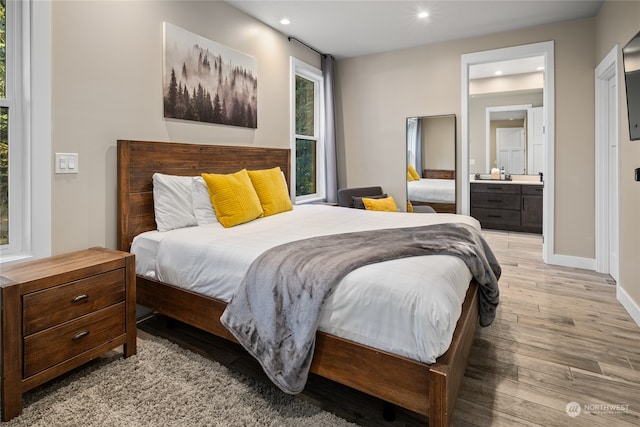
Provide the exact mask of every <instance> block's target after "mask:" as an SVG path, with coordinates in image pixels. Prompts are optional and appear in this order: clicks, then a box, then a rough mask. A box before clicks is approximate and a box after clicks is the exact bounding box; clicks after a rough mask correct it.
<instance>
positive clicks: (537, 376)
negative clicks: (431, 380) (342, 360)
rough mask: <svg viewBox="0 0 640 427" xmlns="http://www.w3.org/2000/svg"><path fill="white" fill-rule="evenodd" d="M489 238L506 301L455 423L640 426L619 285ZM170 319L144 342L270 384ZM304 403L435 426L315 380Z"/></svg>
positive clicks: (638, 352)
mask: <svg viewBox="0 0 640 427" xmlns="http://www.w3.org/2000/svg"><path fill="white" fill-rule="evenodd" d="M483 234H484V235H485V237H486V239H487V241H488V242H489V244H490V246H491V247H492V248H493V250H494V252H495V254H496V256H497V258H498V260H499V261H500V263H501V266H502V269H503V273H502V277H501V279H500V291H501V303H500V306H499V307H498V315H497V318H496V320H495V321H494V323H493V324H492V325H491V326H489V327H487V328H479V330H478V333H477V336H476V339H475V341H474V345H473V348H472V350H471V357H470V360H469V365H468V367H467V370H466V372H465V377H464V381H463V384H462V388H461V390H460V394H459V397H458V401H457V404H456V409H455V412H454V420H453V425H455V426H480V427H486V426H545V427H546V426H572V425H576V426H614V425H615V426H634V425H636V426H637V425H640V327H638V325H636V324H635V323H634V322H633V320H632V319H631V317H630V316H629V315H628V314H627V313H626V311H625V310H624V309H623V308H622V306H621V305H620V303H618V301H617V300H616V298H615V283H614V282H613V280H612V279H611V278H610V277H609V276H608V275H601V274H597V273H594V272H591V271H587V270H580V269H572V268H564V267H556V266H550V265H546V264H544V263H543V262H542V239H541V237H540V236H537V235H530V234H520V233H507V232H494V231H484V232H483ZM165 320H166V319H163V318H162V317H159V316H154V317H152V318H149V319H147V320H145V321H143V322H141V323H140V324H139V329H140V331H141V334H140V337H141V338H142V339H144V336H145V333H152V334H155V335H160V336H164V337H166V338H169V339H171V340H173V341H174V342H177V343H178V344H180V345H183V346H185V347H187V348H190V349H192V350H193V351H196V352H198V353H200V354H203V355H204V356H206V357H210V358H212V359H215V360H217V361H218V362H220V363H223V364H225V365H228V366H230V367H232V368H233V369H236V370H239V371H241V372H243V373H245V374H248V375H251V376H253V377H255V378H258V379H259V380H261V381H264V382H268V380H267V379H266V376H265V375H264V374H263V373H262V371H261V368H260V366H259V365H258V364H257V363H256V362H255V361H254V360H253V359H251V358H250V357H249V356H247V355H246V353H245V352H244V351H243V350H242V349H241V348H240V347H239V346H237V345H234V344H230V343H228V342H226V341H224V340H221V339H218V338H216V337H213V336H210V335H209V334H206V333H203V332H202V331H198V330H195V329H193V328H190V327H188V326H186V325H181V324H177V325H176V326H174V327H172V328H169V327H167V324H166V322H165ZM302 397H303V398H305V399H308V400H310V401H312V402H313V403H314V404H316V405H318V406H320V407H322V408H323V409H325V410H328V411H330V412H333V413H335V414H337V415H339V416H341V417H343V418H345V419H347V420H349V421H352V422H355V423H357V424H359V425H363V426H388V427H396V426H414V425H422V426H424V425H427V423H428V420H427V419H426V418H425V417H422V416H420V415H417V414H414V413H411V412H408V411H403V410H400V409H399V410H397V411H396V419H395V421H393V422H387V421H384V420H383V419H382V416H381V413H382V412H381V411H382V402H380V401H379V400H378V399H374V398H371V397H369V396H366V395H364V394H362V393H359V392H356V391H354V390H351V389H349V388H347V387H343V386H340V385H338V384H335V383H333V382H331V381H328V380H324V379H321V378H318V377H315V376H312V378H311V379H310V382H309V384H308V385H307V388H306V389H305V391H304V392H303V394H302ZM574 402H575V403H576V404H577V405H574V406H572V405H573V403H574ZM568 407H569V408H570V410H569V412H570V413H571V415H576V413H577V409H579V411H580V413H579V414H578V415H577V416H575V417H572V416H570V415H569V414H568V413H567V408H568Z"/></svg>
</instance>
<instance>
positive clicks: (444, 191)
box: [406, 114, 456, 213]
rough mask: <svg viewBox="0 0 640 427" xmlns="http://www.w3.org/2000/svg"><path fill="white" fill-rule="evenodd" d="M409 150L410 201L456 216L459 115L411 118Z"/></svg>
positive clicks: (408, 188)
mask: <svg viewBox="0 0 640 427" xmlns="http://www.w3.org/2000/svg"><path fill="white" fill-rule="evenodd" d="M406 148H407V200H409V201H410V202H411V204H412V205H413V206H414V207H418V206H431V207H432V208H433V209H434V210H435V211H436V212H444V213H455V212H456V116H455V114H446V115H440V116H417V117H408V118H407V141H406ZM416 210H419V208H418V209H416Z"/></svg>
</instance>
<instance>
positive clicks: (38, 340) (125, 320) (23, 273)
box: [0, 248, 136, 421]
mask: <svg viewBox="0 0 640 427" xmlns="http://www.w3.org/2000/svg"><path fill="white" fill-rule="evenodd" d="M135 280H136V278H135V257H134V255H133V254H130V253H127V252H121V251H116V250H111V249H104V248H91V249H87V250H84V251H78V252H72V253H68V254H63V255H57V256H53V257H50V258H45V259H40V260H35V261H29V262H25V263H22V264H16V265H12V266H9V267H4V268H3V269H2V272H1V275H0V303H1V305H2V317H1V318H0V334H1V335H0V350H1V359H0V366H1V370H0V376H1V381H2V383H1V390H0V392H1V393H0V399H1V402H0V409H1V411H2V421H8V420H10V419H11V418H14V417H16V416H18V415H20V414H21V413H22V394H23V393H24V392H26V391H28V390H31V389H32V388H34V387H36V386H38V385H40V384H42V383H44V382H46V381H49V380H51V379H53V378H55V377H57V376H58V375H60V374H62V373H65V372H67V371H69V370H70V369H73V368H75V367H78V366H80V365H82V364H83V363H86V362H88V361H90V360H92V359H95V358H96V357H98V356H100V355H101V354H103V353H105V352H106V351H108V350H111V349H113V348H115V347H118V346H120V345H122V346H123V353H124V357H129V356H132V355H134V354H135V353H136V292H135Z"/></svg>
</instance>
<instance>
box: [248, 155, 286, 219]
mask: <svg viewBox="0 0 640 427" xmlns="http://www.w3.org/2000/svg"><path fill="white" fill-rule="evenodd" d="M249 178H250V179H251V183H252V184H253V188H255V190H256V193H257V194H258V199H260V204H261V205H262V210H264V216H269V215H274V214H277V213H280V212H286V211H290V210H291V209H293V205H292V204H291V199H290V198H289V191H288V190H287V184H286V183H285V181H284V179H283V176H282V170H281V169H280V167H275V168H272V169H261V170H255V171H249Z"/></svg>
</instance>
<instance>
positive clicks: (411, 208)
mask: <svg viewBox="0 0 640 427" xmlns="http://www.w3.org/2000/svg"><path fill="white" fill-rule="evenodd" d="M407 212H409V213H412V212H413V205H412V204H411V200H407Z"/></svg>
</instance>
